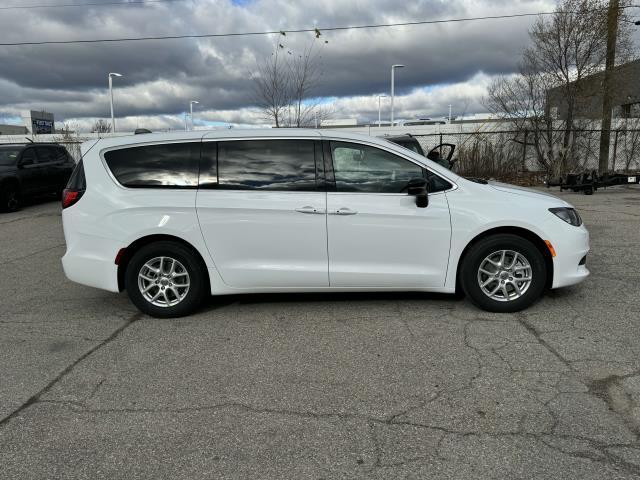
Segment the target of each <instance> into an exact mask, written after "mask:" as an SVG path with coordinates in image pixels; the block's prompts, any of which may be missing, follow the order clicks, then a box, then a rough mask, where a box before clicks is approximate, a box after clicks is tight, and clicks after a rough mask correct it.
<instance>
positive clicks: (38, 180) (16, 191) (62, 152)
mask: <svg viewBox="0 0 640 480" xmlns="http://www.w3.org/2000/svg"><path fill="white" fill-rule="evenodd" d="M74 167H75V162H74V160H73V158H72V157H71V155H69V152H67V149H66V148H64V147H63V146H60V145H57V144H55V143H31V144H4V145H3V144H0V211H5V212H12V211H15V210H18V209H19V208H20V204H21V202H22V200H23V199H25V198H26V197H30V196H36V195H42V194H47V193H55V194H58V195H60V194H61V193H62V190H63V189H64V187H65V185H66V184H67V181H68V180H69V176H70V175H71V172H72V171H73V169H74Z"/></svg>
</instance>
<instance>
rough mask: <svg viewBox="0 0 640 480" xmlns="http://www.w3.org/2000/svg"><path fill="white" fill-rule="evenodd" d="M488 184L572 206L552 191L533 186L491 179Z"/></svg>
mask: <svg viewBox="0 0 640 480" xmlns="http://www.w3.org/2000/svg"><path fill="white" fill-rule="evenodd" d="M488 185H489V186H490V187H491V188H493V189H494V190H498V191H500V192H504V193H511V194H513V195H521V196H524V197H529V198H536V199H539V200H545V201H547V202H549V201H552V202H554V203H557V204H558V205H562V206H570V205H569V204H568V203H567V202H565V201H564V200H562V199H560V198H558V197H556V196H555V195H552V194H551V193H547V192H541V191H540V190H534V189H533V188H526V187H518V186H517V185H510V184H508V183H500V182H494V181H489V183H488Z"/></svg>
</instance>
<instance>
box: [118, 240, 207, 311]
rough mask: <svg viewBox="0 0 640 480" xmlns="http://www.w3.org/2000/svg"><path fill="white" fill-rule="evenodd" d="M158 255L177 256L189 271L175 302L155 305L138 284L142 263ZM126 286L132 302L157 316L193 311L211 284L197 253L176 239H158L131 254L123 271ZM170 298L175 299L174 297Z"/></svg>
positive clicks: (142, 309) (141, 309)
mask: <svg viewBox="0 0 640 480" xmlns="http://www.w3.org/2000/svg"><path fill="white" fill-rule="evenodd" d="M158 257H168V258H170V259H175V260H177V261H178V262H179V263H180V264H181V265H182V266H183V267H184V269H185V270H186V272H187V273H188V277H187V278H188V279H189V284H190V285H189V288H188V290H187V291H186V294H185V296H184V298H182V300H180V301H179V303H177V304H176V305H171V306H158V305H154V304H153V303H151V302H150V301H149V300H147V299H146V298H145V297H144V296H143V294H142V292H141V291H140V288H139V286H138V274H139V273H140V272H141V270H142V268H143V266H144V265H145V264H146V263H147V262H149V261H151V260H152V259H154V258H158ZM176 285H177V283H176ZM154 288H160V287H154ZM125 289H126V290H127V293H128V294H129V298H130V299H131V301H132V302H133V304H134V305H135V306H136V307H138V309H139V310H140V311H141V312H143V313H146V314H147V315H150V316H152V317H157V318H175V317H183V316H186V315H189V314H191V313H193V312H195V311H196V310H197V309H198V308H199V307H200V305H201V304H202V302H203V300H204V299H205V298H206V296H207V295H208V294H209V291H210V286H209V282H208V275H207V270H206V266H205V265H204V263H203V262H202V259H201V258H200V257H199V256H198V255H197V253H195V252H194V251H193V250H192V249H190V248H188V247H186V246H184V245H182V244H180V243H177V242H171V241H160V242H155V243H151V244H149V245H146V246H144V247H142V248H141V249H140V250H138V251H137V252H136V253H135V254H134V255H133V257H132V258H131V260H130V261H129V263H128V265H127V269H126V272H125ZM163 290H164V288H163ZM155 292H157V290H153V291H152V294H155ZM167 293H168V287H167ZM173 298H176V299H177V297H173ZM159 300H161V299H159Z"/></svg>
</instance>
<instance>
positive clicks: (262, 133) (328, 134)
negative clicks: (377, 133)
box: [91, 128, 380, 149]
mask: <svg viewBox="0 0 640 480" xmlns="http://www.w3.org/2000/svg"><path fill="white" fill-rule="evenodd" d="M282 137H286V138H292V137H293V138H318V139H320V138H337V139H345V140H347V139H354V140H356V139H358V140H363V141H365V140H366V141H368V142H371V143H380V139H377V138H376V137H373V136H369V135H363V134H359V133H352V132H344V131H338V130H326V129H323V130H318V129H315V128H253V129H239V128H226V129H218V130H194V131H190V132H164V133H146V134H144V135H124V136H118V137H105V138H101V139H100V140H99V142H100V146H99V148H101V149H102V148H110V147H118V146H124V145H137V144H146V143H157V142H181V141H182V142H184V141H189V140H193V141H200V140H202V139H206V140H215V139H232V138H233V139H242V138H282ZM91 142H95V140H92V141H91Z"/></svg>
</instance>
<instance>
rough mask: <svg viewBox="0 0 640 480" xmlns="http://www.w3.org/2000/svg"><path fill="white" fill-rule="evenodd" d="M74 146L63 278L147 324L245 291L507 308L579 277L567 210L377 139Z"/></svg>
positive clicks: (581, 241)
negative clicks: (397, 295)
mask: <svg viewBox="0 0 640 480" xmlns="http://www.w3.org/2000/svg"><path fill="white" fill-rule="evenodd" d="M83 151H84V153H85V154H84V156H83V159H82V161H81V162H80V163H79V164H78V166H77V168H76V170H75V172H74V173H73V175H72V178H71V179H70V180H69V184H68V185H67V189H66V190H65V192H64V194H63V199H62V206H63V214H62V217H63V223H64V233H65V239H66V244H67V251H66V254H65V255H64V257H63V258H62V264H63V266H64V271H65V273H66V275H67V277H68V278H69V279H71V280H73V281H75V282H78V283H82V284H85V285H89V286H92V287H96V288H101V289H105V290H109V291H112V292H119V291H122V290H127V292H128V294H129V297H130V298H131V300H132V302H133V303H134V304H135V305H136V306H137V307H138V308H139V309H140V310H141V311H143V312H144V313H147V314H149V315H153V316H156V317H176V316H182V315H187V314H189V313H191V312H193V311H194V310H196V309H197V308H198V306H199V305H200V304H201V302H202V301H203V299H204V298H206V296H207V295H210V294H211V295H224V294H238V293H255V292H262V293H264V292H329V291H332V292H344V291H421V292H446V293H454V292H456V291H462V292H464V293H466V295H467V296H468V297H469V298H470V299H471V301H472V302H473V303H475V304H476V305H477V306H479V307H481V308H483V309H486V310H490V311H494V312H513V311H517V310H520V309H523V308H525V307H527V306H528V305H530V304H531V303H532V302H534V301H535V300H536V299H537V298H538V297H539V296H540V295H541V294H542V292H543V291H544V290H545V288H558V287H563V286H566V285H572V284H575V283H578V282H580V281H582V280H584V279H585V277H586V276H587V275H588V274H589V271H588V270H587V268H586V266H585V263H586V255H587V252H588V251H589V234H588V232H587V230H586V228H585V227H584V225H583V224H582V220H581V219H580V216H579V215H578V214H577V212H576V211H575V210H574V209H573V208H572V207H571V205H569V204H568V203H566V202H564V201H563V200H560V199H558V198H556V197H553V196H551V195H546V194H543V193H540V192H536V191H532V190H527V189H523V188H518V187H514V186H509V185H504V184H499V183H492V182H490V183H487V182H485V181H481V180H474V179H465V178H462V177H460V176H458V175H456V174H454V173H453V172H451V171H449V170H447V169H445V168H443V167H441V166H440V165H438V164H436V163H433V162H431V161H430V160H427V159H426V158H425V157H423V156H421V155H419V154H417V153H415V152H413V151H410V150H408V149H405V148H403V147H401V146H399V145H396V144H393V143H390V142H388V141H386V140H384V139H381V138H375V137H368V136H364V135H357V134H352V133H343V132H334V131H325V130H322V131H319V130H306V129H291V130H287V129H265V130H246V131H239V130H217V131H211V132H202V131H199V132H181V133H162V134H147V135H136V136H129V137H118V138H108V139H101V140H98V141H97V142H96V141H94V143H93V144H85V145H84V149H83Z"/></svg>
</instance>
